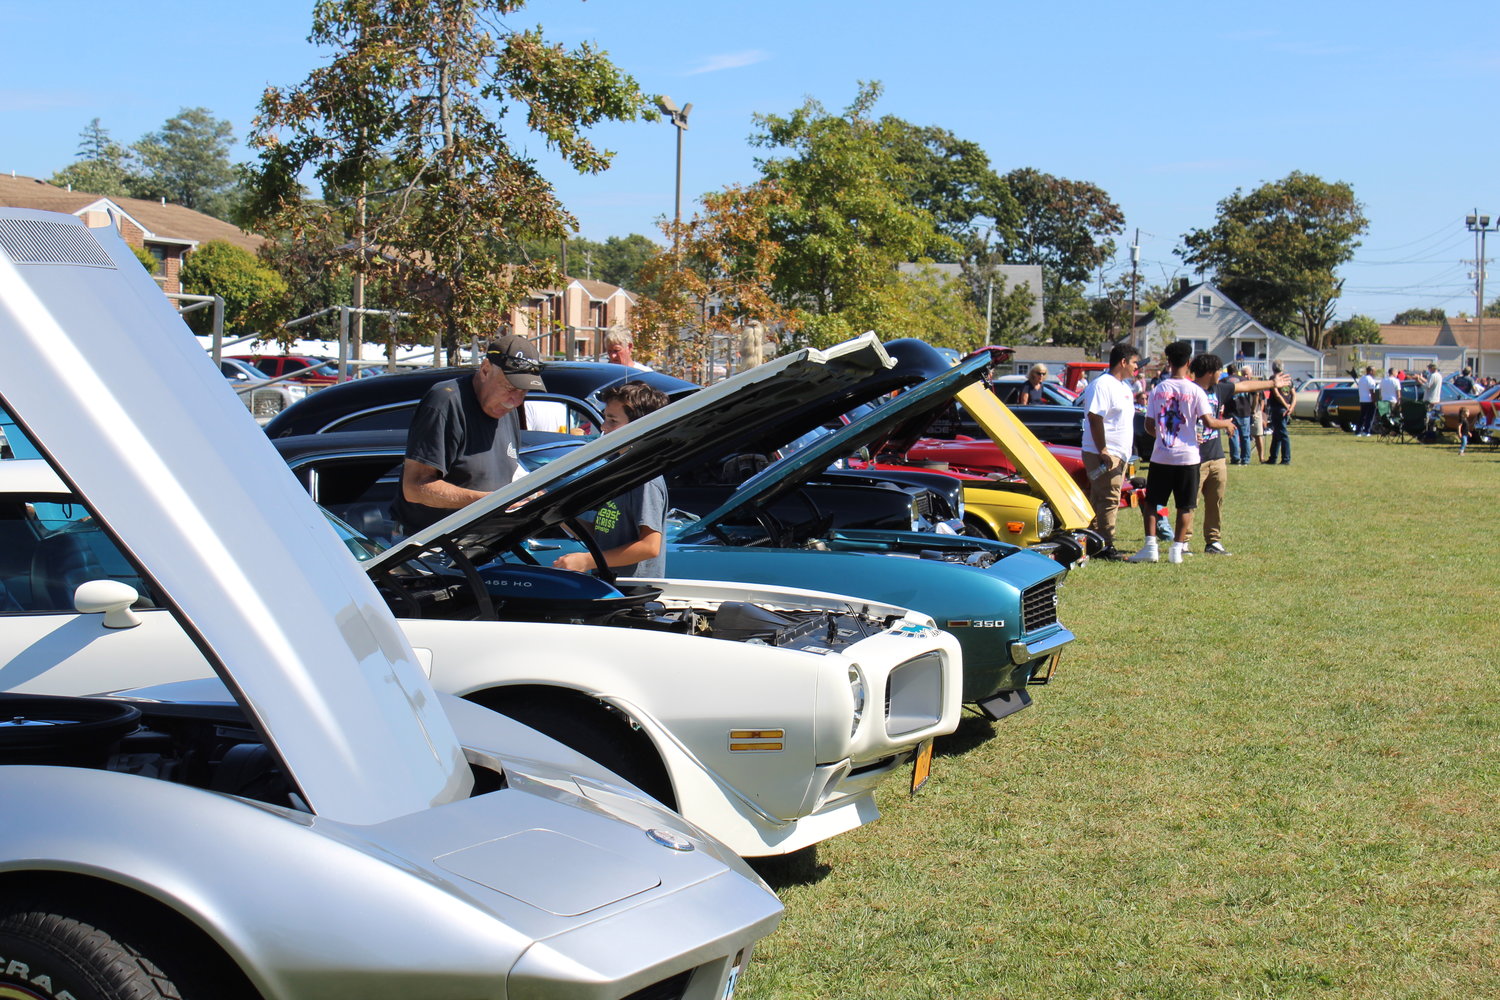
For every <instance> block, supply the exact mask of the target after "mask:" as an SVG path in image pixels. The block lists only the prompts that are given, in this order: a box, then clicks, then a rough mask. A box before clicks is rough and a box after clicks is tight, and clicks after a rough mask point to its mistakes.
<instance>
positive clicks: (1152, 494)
mask: <svg viewBox="0 0 1500 1000" xmlns="http://www.w3.org/2000/svg"><path fill="white" fill-rule="evenodd" d="M1166 356H1167V365H1168V366H1169V367H1170V369H1171V373H1172V374H1171V377H1170V378H1166V379H1163V380H1162V381H1161V383H1160V384H1158V385H1157V387H1156V388H1155V389H1152V390H1151V398H1150V399H1148V400H1147V401H1146V430H1147V431H1149V432H1150V433H1151V434H1153V435H1154V436H1155V437H1156V444H1155V445H1154V446H1153V447H1152V449H1151V466H1150V468H1149V469H1148V470H1147V472H1146V503H1145V504H1144V505H1143V506H1142V507H1141V515H1142V517H1143V518H1144V520H1145V529H1146V544H1145V545H1143V546H1142V547H1141V550H1140V551H1139V552H1137V553H1136V554H1135V555H1133V556H1131V557H1130V561H1131V562H1156V561H1157V559H1158V555H1157V544H1156V511H1157V509H1158V508H1159V507H1161V506H1162V505H1163V504H1165V503H1166V502H1167V500H1169V499H1170V500H1171V501H1172V502H1173V504H1174V505H1175V506H1176V508H1177V523H1176V531H1175V533H1174V534H1173V542H1172V547H1171V549H1170V550H1169V551H1168V553H1167V562H1170V563H1180V562H1182V557H1183V554H1184V553H1185V552H1186V551H1187V542H1186V541H1184V540H1183V539H1186V538H1187V537H1188V536H1189V535H1190V534H1191V531H1192V527H1193V511H1194V510H1196V509H1197V507H1198V464H1199V453H1198V427H1199V425H1200V424H1201V425H1203V426H1204V427H1212V428H1214V429H1216V430H1221V431H1225V430H1228V429H1229V428H1231V427H1233V426H1234V422H1233V421H1231V420H1227V419H1224V418H1222V417H1216V416H1214V407H1213V404H1211V403H1210V402H1209V401H1208V394H1207V393H1205V392H1204V391H1203V389H1202V388H1201V387H1200V386H1199V385H1198V384H1197V383H1196V382H1194V381H1192V379H1190V378H1189V377H1188V370H1187V369H1188V363H1189V362H1190V361H1192V359H1193V346H1192V345H1191V344H1189V343H1188V342H1187V341H1185V340H1175V341H1173V342H1172V343H1170V344H1168V345H1167V349H1166Z"/></svg>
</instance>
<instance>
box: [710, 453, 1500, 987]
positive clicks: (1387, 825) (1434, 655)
mask: <svg viewBox="0 0 1500 1000" xmlns="http://www.w3.org/2000/svg"><path fill="white" fill-rule="evenodd" d="M1293 460H1294V464H1293V465H1291V466H1288V467H1282V466H1258V465H1252V466H1249V467H1247V468H1234V469H1231V470H1230V473H1231V478H1230V488H1229V497H1228V502H1227V504H1226V513H1225V521H1226V524H1225V538H1224V541H1225V544H1226V545H1227V546H1228V548H1229V549H1230V551H1232V552H1233V553H1234V555H1233V556H1231V557H1229V558H1212V557H1205V556H1203V555H1196V556H1193V557H1190V558H1189V559H1188V561H1187V562H1186V563H1185V564H1183V565H1180V566H1173V565H1168V564H1166V563H1165V562H1163V563H1160V564H1157V565H1124V564H1097V565H1092V566H1089V567H1087V568H1085V569H1083V570H1080V571H1078V572H1076V573H1074V574H1072V575H1071V577H1070V579H1069V580H1068V583H1067V586H1066V588H1065V589H1064V596H1063V604H1062V611H1063V616H1064V621H1065V622H1066V623H1068V624H1069V625H1070V627H1071V628H1072V629H1073V630H1074V631H1075V632H1076V633H1077V634H1078V641H1077V642H1075V643H1074V644H1073V645H1072V646H1071V647H1070V649H1069V651H1068V652H1067V653H1065V654H1064V659H1063V663H1062V666H1061V668H1060V670H1059V675H1058V677H1057V679H1056V680H1055V681H1054V682H1053V683H1052V684H1051V685H1050V686H1048V687H1045V688H1040V689H1035V690H1034V693H1035V694H1036V704H1035V705H1034V706H1033V707H1032V708H1030V709H1028V710H1026V711H1025V712H1022V713H1021V714H1020V715H1018V716H1013V717H1012V718H1010V719H1008V720H1006V721H1004V722H1001V723H998V724H992V723H989V722H986V721H982V720H980V719H978V718H972V719H967V720H966V721H965V723H964V725H963V726H962V727H961V728H960V730H959V731H958V733H956V734H955V735H954V736H952V737H949V738H948V739H947V740H946V741H944V742H943V743H941V744H940V746H939V757H938V760H937V762H936V766H935V769H934V775H933V778H932V780H931V782H930V783H929V785H928V787H927V788H926V789H925V790H924V791H923V792H922V793H921V794H919V795H918V796H917V797H916V798H915V799H909V798H908V797H907V796H906V795H905V793H904V791H903V790H902V789H901V788H900V787H899V786H900V782H898V781H891V782H889V783H888V784H887V786H886V788H885V789H884V791H883V794H882V797H881V808H882V810H883V812H884V814H885V815H884V816H883V818H882V819H881V820H880V821H879V822H877V823H875V824H874V825H872V826H869V827H865V828H864V829H862V830H858V831H855V832H853V833H851V834H846V835H844V836H841V837H837V838H835V839H834V840H831V841H829V842H827V843H825V844H822V845H819V847H818V848H817V851H816V854H815V855H810V854H808V853H804V854H803V855H801V856H797V857H794V858H792V859H788V860H786V861H783V862H780V863H776V864H771V865H767V866H764V871H765V872H766V873H767V876H768V878H770V879H771V880H772V881H773V884H774V885H775V886H776V888H777V889H778V890H779V891H780V893H781V896H782V898H783V900H784V901H785V902H786V905H787V915H786V918H785V920H784V921H783V923H782V925H781V929H780V930H779V931H778V932H777V933H776V934H775V935H773V936H772V937H771V938H770V939H768V940H767V941H766V942H765V943H764V944H763V945H762V946H761V947H760V949H759V950H758V952H757V961H756V962H755V964H753V965H752V966H751V968H750V970H749V973H748V975H747V977H746V978H745V980H744V981H743V985H742V987H741V992H740V997H741V1000H769V998H777V1000H790V998H814V997H816V998H841V1000H845V998H864V997H869V998H924V1000H925V998H949V997H974V998H995V1000H999V998H1006V1000H1014V998H1031V997H1036V998H1042V997H1046V998H1073V997H1086V998H1123V997H1131V998H1184V1000H1185V998H1195V1000H1196V998H1215V997H1224V998H1229V997H1233V998H1251V997H1257V998H1259V997H1272V998H1301V997H1339V998H1345V997H1351V998H1364V997H1370V998H1388V997H1390V998H1395V997H1401V998H1405V997H1433V998H1437V997H1442V998H1454V997H1493V996H1500V943H1497V940H1496V938H1497V935H1500V831H1497V827H1500V808H1497V806H1500V801H1497V800H1500V739H1497V733H1500V672H1497V671H1496V670H1494V669H1493V668H1492V665H1491V661H1492V658H1493V657H1492V653H1493V651H1494V650H1495V649H1496V646H1497V642H1496V640H1497V636H1500V625H1497V618H1500V607H1497V601H1496V600H1495V598H1496V597H1497V596H1500V556H1497V554H1496V552H1495V551H1494V550H1493V549H1494V539H1495V537H1496V524H1497V521H1500V496H1497V490H1496V486H1497V484H1500V452H1493V453H1492V452H1490V451H1489V450H1488V449H1487V448H1480V449H1478V450H1477V451H1472V450H1471V452H1470V454H1468V455H1464V456H1459V455H1457V454H1456V449H1455V448H1453V447H1450V446H1446V445H1434V446H1421V445H1415V444H1406V445H1394V444H1385V443H1383V442H1380V441H1378V440H1355V439H1354V438H1353V437H1351V436H1350V435H1347V434H1341V433H1338V432H1337V431H1325V430H1323V429H1321V428H1316V427H1310V426H1308V425H1305V424H1304V425H1299V426H1298V427H1297V428H1296V429H1295V431H1294V436H1293ZM1129 513H1130V514H1131V515H1132V516H1130V517H1129V518H1128V519H1127V518H1124V517H1122V520H1121V529H1122V530H1121V532H1120V547H1121V549H1123V550H1128V551H1133V550H1134V549H1135V548H1136V547H1137V546H1138V545H1139V543H1140V538H1141V525H1140V522H1139V519H1138V518H1137V517H1135V516H1133V512H1129ZM1195 548H1198V549H1201V535H1200V537H1199V541H1197V542H1195ZM1163 555H1165V547H1164V548H1163Z"/></svg>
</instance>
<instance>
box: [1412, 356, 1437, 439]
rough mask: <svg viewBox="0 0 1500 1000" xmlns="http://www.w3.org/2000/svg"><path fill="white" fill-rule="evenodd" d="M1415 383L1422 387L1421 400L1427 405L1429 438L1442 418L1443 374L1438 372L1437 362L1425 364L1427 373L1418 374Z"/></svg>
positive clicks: (1433, 434)
mask: <svg viewBox="0 0 1500 1000" xmlns="http://www.w3.org/2000/svg"><path fill="white" fill-rule="evenodd" d="M1417 383H1418V384H1419V385H1421V387H1422V400H1423V402H1425V403H1426V404H1427V428H1426V435H1427V437H1429V438H1430V437H1432V436H1435V435H1436V434H1437V430H1438V427H1440V426H1441V417H1442V404H1443V373H1442V372H1440V371H1438V366H1437V362H1435V361H1429V362H1428V363H1427V371H1426V372H1425V373H1418V375H1417Z"/></svg>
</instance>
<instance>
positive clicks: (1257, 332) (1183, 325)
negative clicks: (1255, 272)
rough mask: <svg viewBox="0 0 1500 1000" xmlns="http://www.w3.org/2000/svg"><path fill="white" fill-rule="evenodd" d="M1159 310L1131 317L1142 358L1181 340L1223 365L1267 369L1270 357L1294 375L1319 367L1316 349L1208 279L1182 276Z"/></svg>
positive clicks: (1310, 372)
mask: <svg viewBox="0 0 1500 1000" xmlns="http://www.w3.org/2000/svg"><path fill="white" fill-rule="evenodd" d="M1160 310H1161V311H1165V312H1166V314H1167V320H1166V322H1165V323H1163V322H1161V321H1159V320H1158V319H1157V318H1156V316H1155V315H1154V314H1153V315H1152V316H1143V317H1141V318H1140V319H1139V320H1138V321H1137V323H1136V328H1135V343H1136V346H1137V347H1139V348H1140V350H1141V356H1142V357H1143V358H1145V357H1150V358H1153V359H1156V360H1158V361H1159V360H1160V359H1161V356H1162V350H1163V348H1165V347H1166V346H1167V344H1169V343H1171V342H1172V341H1174V340H1186V341H1187V342H1188V343H1190V344H1192V345H1193V353H1194V354H1207V353H1212V354H1217V355H1218V356H1219V357H1221V358H1223V359H1224V363H1225V364H1226V365H1229V364H1246V365H1249V366H1250V368H1251V370H1252V371H1254V372H1255V373H1256V374H1257V375H1262V374H1265V373H1267V372H1269V371H1270V370H1271V362H1273V361H1280V362H1281V364H1282V367H1283V368H1284V369H1285V370H1286V371H1287V373H1288V374H1290V375H1291V376H1292V377H1293V378H1294V379H1297V378H1308V377H1310V376H1313V375H1319V374H1321V373H1322V371H1323V367H1324V365H1323V353H1322V352H1321V351H1319V350H1317V349H1316V348H1313V347H1309V346H1308V345H1306V344H1304V343H1303V342H1302V341H1300V340H1293V339H1292V338H1291V337H1288V336H1286V335H1284V334H1280V333H1277V332H1276V331H1275V330H1272V329H1271V328H1270V327H1268V326H1265V325H1263V324H1262V323H1261V322H1260V321H1258V320H1257V319H1256V318H1255V317H1254V316H1251V315H1250V314H1249V313H1248V312H1246V311H1245V310H1244V309H1242V308H1240V307H1239V306H1238V305H1236V304H1235V303H1234V302H1233V301H1232V300H1231V299H1230V298H1229V297H1228V296H1227V295H1225V294H1224V293H1223V292H1221V291H1220V290H1219V289H1218V288H1217V287H1216V286H1215V285H1214V284H1213V283H1212V282H1208V281H1205V282H1201V283H1199V284H1197V285H1193V284H1191V283H1189V281H1188V280H1187V279H1186V278H1184V279H1182V284H1181V287H1179V288H1178V290H1177V292H1176V293H1175V294H1174V295H1171V296H1169V297H1168V298H1166V299H1165V300H1163V301H1162V303H1161V306H1160Z"/></svg>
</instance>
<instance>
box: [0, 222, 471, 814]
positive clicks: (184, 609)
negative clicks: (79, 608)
mask: <svg viewBox="0 0 1500 1000" xmlns="http://www.w3.org/2000/svg"><path fill="white" fill-rule="evenodd" d="M0 344H3V345H4V351H5V361H4V363H3V364H0V401H3V403H4V405H5V408H6V409H8V410H9V411H10V412H11V413H12V414H13V415H14V416H15V418H16V419H17V422H18V423H19V424H20V426H21V428H22V429H23V430H24V431H25V432H26V434H27V436H28V437H30V438H31V439H32V440H34V441H35V442H36V444H37V446H38V447H39V449H40V450H41V452H42V453H43V456H44V458H45V459H46V460H47V462H48V464H49V465H50V466H51V467H52V468H53V469H54V470H55V471H56V472H57V474H58V476H59V477H60V478H61V479H62V480H63V481H64V482H65V483H66V484H67V485H68V487H69V489H70V490H72V491H74V492H76V493H78V494H79V495H80V496H81V497H83V498H84V499H85V500H86V502H87V503H88V504H89V505H90V507H91V508H92V510H93V513H94V515H95V517H96V518H97V520H98V521H99V522H100V525H101V527H102V528H103V529H104V530H105V531H107V532H108V533H109V534H110V535H111V536H112V537H113V539H114V541H115V542H116V543H117V544H118V545H119V546H120V548H121V549H122V550H123V551H125V552H126V553H128V554H129V555H130V557H131V558H132V559H133V561H134V562H135V563H136V564H137V565H138V566H140V567H141V569H142V570H143V571H144V572H145V573H146V574H147V576H148V577H149V578H150V580H151V581H152V583H153V586H154V589H155V590H157V591H158V592H159V593H160V594H161V595H163V599H164V600H165V601H166V602H167V609H168V611H169V612H170V613H171V614H172V615H173V616H174V617H175V618H176V619H177V620H178V621H179V622H180V623H181V625H182V627H183V629H184V630H185V631H186V633H187V634H188V635H189V636H190V637H191V638H192V640H193V641H194V642H195V644H196V645H197V646H198V648H199V649H200V650H201V651H202V652H203V654H204V656H205V658H206V659H207V660H208V662H209V664H211V665H212V667H213V668H214V670H215V671H216V672H217V673H218V674H219V676H220V677H221V679H222V680H223V681H224V682H225V684H226V685H227V686H228V687H229V689H230V690H231V691H233V692H234V693H235V695H236V698H237V699H238V700H239V701H240V703H241V705H242V707H243V708H244V710H245V712H246V715H247V717H248V718H249V719H250V720H251V721H252V723H253V724H254V725H255V726H256V727H257V728H258V729H259V730H260V731H261V734H262V736H263V737H264V738H265V740H266V743H267V745H268V746H271V747H274V748H275V750H276V753H277V754H278V756H279V757H280V758H281V761H282V763H283V764H284V765H285V766H286V767H287V769H288V773H289V777H290V778H291V779H292V781H293V782H295V784H296V787H297V789H298V791H299V794H300V795H301V796H302V797H303V799H304V800H305V801H306V802H307V804H308V805H309V806H310V807H311V808H312V809H313V811H315V812H317V813H320V814H323V815H327V816H330V817H332V818H335V819H339V820H342V821H345V822H349V823H358V824H366V823H375V822H380V821H383V820H386V819H390V818H393V817H396V816H400V815H405V814H408V813H412V812H416V811H419V810H422V809H426V808H430V807H431V806H432V805H433V804H435V803H437V802H442V801H447V800H450V799H453V798H458V797H462V796H464V795H467V794H468V792H469V790H470V788H471V786H472V777H471V774H470V771H469V768H468V765H467V763H466V762H465V760H464V755H463V749H462V747H461V746H460V745H459V743H458V739H457V737H456V735H455V734H454V731H453V728H452V726H451V724H450V723H449V721H448V718H447V716H446V715H445V714H444V713H443V712H442V710H441V709H440V708H439V706H438V701H437V698H436V696H435V695H434V693H433V691H432V688H431V686H430V685H429V684H428V682H427V680H426V678H425V676H424V675H423V672H422V670H421V667H420V665H419V664H418V662H417V660H416V657H415V656H414V655H413V653H412V650H411V647H410V646H409V645H408V644H407V642H406V639H405V638H404V636H403V635H402V633H401V631H400V629H399V628H398V627H397V625H396V621H395V619H394V617H392V615H391V613H390V611H388V610H387V609H386V606H385V602H384V601H382V600H381V598H380V596H379V594H378V593H377V592H376V590H375V588H374V586H373V585H372V584H371V583H370V581H369V580H368V579H367V578H366V577H365V576H364V574H363V573H361V572H360V571H359V569H358V567H357V566H356V565H355V564H354V563H353V561H352V560H350V559H349V556H348V553H347V552H346V551H345V550H344V548H343V546H342V544H341V543H340V542H339V541H338V539H337V538H336V537H335V535H334V534H333V532H332V531H331V530H330V529H329V527H328V525H327V523H326V522H325V521H324V520H323V516H322V514H320V513H319V511H318V510H317V508H316V507H315V506H314V505H313V503H312V501H311V499H310V498H309V497H308V496H307V494H306V492H305V491H303V489H302V488H301V486H299V485H298V483H297V481H296V480H295V479H294V478H293V477H292V475H291V474H290V473H289V472H288V471H287V468H286V466H285V464H284V463H283V462H282V461H281V460H280V459H279V458H278V457H277V455H276V452H275V450H274V449H273V448H272V447H271V443H270V441H269V440H267V439H266V437H265V435H264V434H262V433H261V431H260V428H259V427H257V426H256V424H255V423H254V421H252V420H250V419H249V418H248V416H247V414H246V412H245V408H244V406H243V404H241V403H240V402H239V400H238V399H236V398H235V395H234V392H233V390H232V389H230V388H229V386H228V385H227V383H226V382H225V380H224V377H223V376H222V375H220V374H219V371H218V369H217V367H215V366H214V364H213V362H212V361H211V360H210V359H209V357H208V355H207V354H205V353H204V351H203V349H202V348H201V347H200V346H199V345H198V343H197V341H196V340H195V339H194V337H193V335H192V334H191V333H190V332H189V331H188V329H187V327H186V326H184V325H183V322H182V320H181V319H180V318H179V317H178V315H177V313H176V311H175V310H174V309H173V308H172V307H171V305H170V304H169V303H168V301H167V299H166V298H165V297H164V296H163V295H162V293H161V289H159V288H158V287H157V286H156V284H155V282H153V281H152V280H151V278H150V276H149V275H148V274H146V272H145V270H144V269H142V268H141V266H140V264H139V262H138V261H137V260H136V258H135V255H134V254H133V253H131V251H130V248H129V247H127V246H126V245H125V243H124V241H123V240H122V239H120V237H119V235H118V234H117V233H116V232H115V230H114V229H113V228H112V227H110V228H105V229H100V230H92V229H89V228H88V227H86V226H85V225H84V224H83V222H82V221H81V220H80V219H77V218H75V217H73V216H67V215H57V214H53V213H48V212H34V211H26V210H22V209H0ZM80 634H85V633H80ZM130 668H131V664H130V662H129V661H128V660H127V661H123V662H121V663H120V664H119V686H120V687H128V686H130V680H131V678H130V673H131V670H130Z"/></svg>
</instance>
